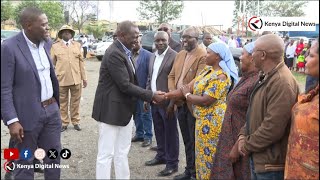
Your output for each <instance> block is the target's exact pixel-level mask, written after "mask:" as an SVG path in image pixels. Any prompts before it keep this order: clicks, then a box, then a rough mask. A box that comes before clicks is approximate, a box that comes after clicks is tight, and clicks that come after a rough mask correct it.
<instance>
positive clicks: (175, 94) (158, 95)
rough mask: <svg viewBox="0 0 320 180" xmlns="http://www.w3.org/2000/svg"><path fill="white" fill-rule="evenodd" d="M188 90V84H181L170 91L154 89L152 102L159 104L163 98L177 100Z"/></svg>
mask: <svg viewBox="0 0 320 180" xmlns="http://www.w3.org/2000/svg"><path fill="white" fill-rule="evenodd" d="M189 92H190V87H189V86H187V85H186V86H183V87H181V88H180V89H176V90H173V91H170V92H167V93H166V92H163V91H156V92H154V95H153V97H152V102H153V103H155V104H159V103H161V102H162V101H164V100H168V99H172V100H178V99H181V98H183V97H184V95H185V94H187V93H189Z"/></svg>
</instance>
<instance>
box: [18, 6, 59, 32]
mask: <svg viewBox="0 0 320 180" xmlns="http://www.w3.org/2000/svg"><path fill="white" fill-rule="evenodd" d="M26 7H38V8H39V9H41V10H42V11H43V12H44V13H45V14H46V15H47V17H48V21H49V26H50V27H51V28H52V29H55V30H57V29H59V28H60V27H61V26H62V24H63V22H64V21H63V6H62V4H61V3H60V2H57V1H21V2H20V3H19V4H18V6H17V7H16V8H15V9H14V13H13V16H14V17H15V18H14V19H15V21H16V22H17V26H18V27H19V28H21V25H20V24H19V23H18V22H19V14H20V12H21V11H22V9H23V8H26Z"/></svg>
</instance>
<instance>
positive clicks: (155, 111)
mask: <svg viewBox="0 0 320 180" xmlns="http://www.w3.org/2000/svg"><path fill="white" fill-rule="evenodd" d="M154 43H155V46H156V49H157V51H156V52H155V53H154V54H153V55H152V57H151V59H150V64H149V75H148V81H147V88H146V89H150V90H152V91H164V92H168V91H169V90H168V75H169V73H170V71H171V69H172V65H173V62H174V59H175V57H176V54H177V53H176V52H175V51H174V50H172V49H171V48H170V47H169V45H168V43H169V36H168V34H167V33H166V32H164V31H158V32H156V34H155V38H154ZM151 106H152V107H151V112H152V119H153V123H154V131H155V135H156V140H157V155H156V157H155V158H154V159H152V160H150V161H147V162H146V163H145V164H146V165H147V166H154V165H158V164H166V167H165V169H164V170H162V171H160V172H159V173H158V176H169V175H171V174H173V173H175V172H177V171H178V162H179V160H178V157H179V134H178V129H177V118H176V116H175V114H174V112H173V103H171V104H170V105H169V101H164V102H162V103H160V104H154V103H152V104H151ZM147 107H148V104H147V103H145V109H146V108H147ZM146 110H147V109H146Z"/></svg>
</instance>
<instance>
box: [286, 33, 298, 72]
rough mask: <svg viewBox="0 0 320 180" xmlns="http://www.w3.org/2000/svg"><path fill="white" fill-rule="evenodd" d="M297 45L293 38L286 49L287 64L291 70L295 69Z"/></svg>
mask: <svg viewBox="0 0 320 180" xmlns="http://www.w3.org/2000/svg"><path fill="white" fill-rule="evenodd" d="M295 50H296V46H295V45H294V40H293V39H291V41H290V44H289V45H288V46H287V50H286V62H285V63H286V65H287V67H288V68H289V69H290V70H293V59H294V53H295Z"/></svg>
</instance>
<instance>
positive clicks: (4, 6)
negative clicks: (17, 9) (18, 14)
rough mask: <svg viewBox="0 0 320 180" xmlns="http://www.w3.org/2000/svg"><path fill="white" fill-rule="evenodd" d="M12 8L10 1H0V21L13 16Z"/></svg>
mask: <svg viewBox="0 0 320 180" xmlns="http://www.w3.org/2000/svg"><path fill="white" fill-rule="evenodd" d="M13 11H14V8H13V6H12V3H11V2H10V1H1V22H3V21H6V20H8V19H11V18H12V17H13Z"/></svg>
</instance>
